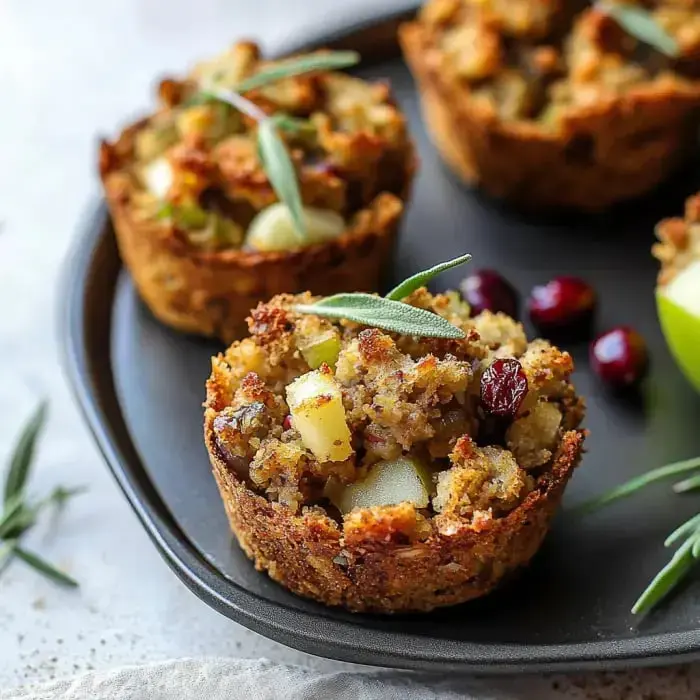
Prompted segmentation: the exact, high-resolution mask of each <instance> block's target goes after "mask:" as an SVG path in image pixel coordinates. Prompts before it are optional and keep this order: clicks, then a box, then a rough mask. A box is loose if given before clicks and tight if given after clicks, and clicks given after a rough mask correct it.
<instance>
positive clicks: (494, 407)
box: [481, 359, 528, 418]
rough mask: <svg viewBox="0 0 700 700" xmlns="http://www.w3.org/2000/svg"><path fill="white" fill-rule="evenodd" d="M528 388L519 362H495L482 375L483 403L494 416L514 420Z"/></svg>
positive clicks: (506, 360)
mask: <svg viewBox="0 0 700 700" xmlns="http://www.w3.org/2000/svg"><path fill="white" fill-rule="evenodd" d="M527 388H528V387H527V376H526V375H525V372H524V370H523V368H522V365H521V364H520V363H519V362H518V361H517V360H513V359H503V360H494V361H493V362H492V363H491V364H490V365H489V366H488V367H487V368H486V371H485V372H484V373H483V374H482V375H481V403H482V405H483V407H484V408H485V409H486V411H488V413H490V414H492V415H494V416H499V417H501V418H512V417H513V416H515V415H516V414H517V412H518V410H519V409H520V406H521V405H522V403H523V401H524V399H525V395H526V394H527Z"/></svg>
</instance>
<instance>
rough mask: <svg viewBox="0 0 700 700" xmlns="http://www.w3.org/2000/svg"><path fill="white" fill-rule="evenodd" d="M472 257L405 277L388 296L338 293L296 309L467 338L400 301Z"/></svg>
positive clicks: (390, 327) (415, 332) (432, 335)
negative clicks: (436, 276)
mask: <svg viewBox="0 0 700 700" xmlns="http://www.w3.org/2000/svg"><path fill="white" fill-rule="evenodd" d="M469 260H471V255H461V256H460V257H458V258H455V259H454V260H449V261H447V262H444V263H441V264H440V265H435V266H434V267H431V268H430V269H428V270H425V271H424V272H419V273H418V274H415V275H413V276H411V277H409V278H408V279H406V280H404V281H403V282H402V283H401V284H399V285H398V286H397V287H395V288H394V289H393V290H392V291H391V292H389V294H387V296H386V297H379V296H375V295H374V294H365V293H362V292H355V293H348V294H335V295H333V296H330V297H326V298H325V299H321V300H320V301H317V302H316V303H315V304H297V305H296V306H294V307H293V309H294V311H297V312H298V313H302V314H315V315H316V316H323V317H325V318H337V319H346V320H348V321H354V322H355V323H361V324H362V325H364V326H371V327H373V328H381V329H383V330H386V331H392V332H394V333H400V334H401V335H415V336H419V337H424V338H455V339H458V338H464V337H465V333H464V331H463V330H462V329H461V328H458V327H457V326H455V325H453V324H451V323H450V322H449V321H447V320H446V319H444V318H443V317H442V316H438V315H437V314H434V313H432V312H431V311H427V310H426V309H419V308H417V307H415V306H411V305H410V304H404V303H403V302H401V301H398V300H399V299H403V298H404V297H406V296H408V295H409V294H411V292H414V291H415V290H416V289H418V288H419V287H421V286H423V284H424V283H425V282H427V281H428V280H430V279H432V278H433V277H435V275H437V274H438V273H440V272H442V271H443V270H448V269H450V268H451V267H455V266H457V265H462V264H464V263H465V262H468V261H469Z"/></svg>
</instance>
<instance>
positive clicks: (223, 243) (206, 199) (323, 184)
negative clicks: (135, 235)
mask: <svg viewBox="0 0 700 700" xmlns="http://www.w3.org/2000/svg"><path fill="white" fill-rule="evenodd" d="M274 63H275V62H273V61H265V60H263V59H262V58H261V56H260V52H259V49H258V47H257V46H256V45H255V44H252V43H247V42H242V43H238V44H236V45H234V46H233V47H232V48H231V49H230V50H229V51H227V52H226V53H224V54H222V55H220V56H218V57H216V58H214V59H213V60H211V61H209V62H206V63H202V64H200V65H198V66H196V67H195V68H194V69H193V70H192V72H191V73H190V74H189V75H188V76H187V77H185V78H184V79H183V80H172V79H166V80H164V81H162V82H161V83H160V86H159V88H158V96H159V101H160V107H159V109H158V110H157V111H156V112H155V113H154V114H153V115H152V116H150V117H149V118H148V119H146V120H144V121H143V122H141V123H139V124H137V125H135V126H134V127H131V128H129V129H126V130H125V131H124V132H123V134H122V135H121V137H120V138H119V139H118V140H117V141H116V142H115V143H107V142H105V143H103V144H102V151H101V158H100V161H101V163H100V167H101V171H102V174H103V176H104V175H106V174H109V176H110V177H114V178H118V179H121V180H122V181H123V180H128V181H129V182H130V183H132V184H133V185H134V186H135V187H134V189H135V190H136V193H135V194H134V195H133V198H134V203H135V204H136V205H137V207H136V208H137V210H138V216H139V217H140V218H143V219H145V220H160V221H162V222H163V226H167V225H172V226H174V227H175V228H176V230H178V231H180V232H181V233H182V234H183V235H185V236H186V238H187V240H188V241H189V242H190V243H191V244H192V245H195V246H197V247H199V248H205V249H222V248H240V247H241V246H242V245H244V242H245V233H246V230H247V227H248V225H249V224H250V222H251V221H252V219H253V217H254V216H255V214H256V213H257V212H259V211H260V210H261V209H263V208H264V207H266V206H268V205H270V204H272V203H274V202H275V201H277V196H276V194H275V192H274V190H273V189H272V187H271V185H270V183H269V181H268V179H267V175H266V174H265V171H264V170H263V167H262V165H261V162H260V158H259V155H258V147H257V128H258V124H257V122H256V121H255V120H253V119H251V118H249V117H247V116H244V115H242V114H241V113H240V112H238V111H237V110H235V109H233V108H232V107H229V106H228V105H227V104H225V103H223V102H215V101H202V100H198V99H197V95H198V94H199V92H200V90H201V89H203V88H214V87H216V88H223V89H226V88H234V86H236V85H237V84H238V83H239V82H240V81H241V80H243V79H244V78H247V77H249V76H252V75H254V74H256V73H257V72H259V71H260V70H262V69H265V68H268V67H269V66H271V65H273V64H274ZM245 96H246V97H247V98H248V99H249V100H250V101H252V102H254V103H255V104H256V105H257V106H258V107H259V108H260V109H262V110H263V111H264V112H266V113H268V114H276V115H282V116H285V117H292V118H294V119H295V120H296V122H295V123H294V126H293V128H289V129H279V130H278V131H279V132H280V133H281V134H282V137H283V138H284V140H285V142H286V143H287V145H288V147H289V149H290V152H291V155H292V159H293V161H294V163H295V165H296V168H297V171H298V177H299V180H300V184H301V194H302V199H303V201H304V203H305V204H306V205H308V206H311V207H316V208H320V209H328V210H332V211H335V212H337V213H339V214H340V215H342V216H343V218H345V220H346V221H347V222H350V221H352V218H353V217H354V216H355V215H356V214H357V213H358V212H359V211H361V210H363V209H366V208H367V207H368V206H369V205H370V203H371V202H372V201H374V200H375V198H376V197H377V196H378V195H379V194H380V193H383V192H389V193H393V194H395V195H398V196H401V195H402V194H405V189H406V183H407V181H408V179H409V178H408V173H409V171H410V170H411V168H412V160H413V150H412V147H411V144H410V141H409V138H408V135H407V130H406V122H405V119H404V117H403V115H402V114H401V112H400V111H399V110H398V108H397V107H396V106H395V105H394V103H393V100H392V96H391V90H390V87H389V85H388V84H387V83H385V82H373V83H369V82H366V81H363V80H360V79H358V78H354V77H352V76H350V75H347V74H344V73H338V72H316V73H310V74H305V75H300V76H295V77H292V78H287V79H285V80H281V81H279V82H276V83H273V84H271V85H268V86H266V87H262V88H259V89H256V90H252V91H249V92H247V93H245ZM154 163H161V164H162V163H165V164H167V165H169V166H170V168H171V171H172V182H171V183H170V186H169V187H168V188H167V193H166V194H165V196H164V197H162V196H159V195H156V194H154V192H153V191H152V188H151V189H149V188H148V187H147V174H148V172H149V168H150V167H151V166H152V165H153V164H154Z"/></svg>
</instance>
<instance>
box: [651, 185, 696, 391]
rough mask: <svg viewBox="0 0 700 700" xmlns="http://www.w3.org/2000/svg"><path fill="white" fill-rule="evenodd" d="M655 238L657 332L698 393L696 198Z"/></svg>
mask: <svg viewBox="0 0 700 700" xmlns="http://www.w3.org/2000/svg"><path fill="white" fill-rule="evenodd" d="M656 234H657V236H658V237H659V242H658V243H657V244H656V245H655V246H654V249H653V252H654V255H655V256H656V257H657V258H658V260H659V261H660V262H661V270H660V272H659V279H658V285H657V288H656V303H657V307H658V312H659V320H660V322H661V328H662V330H663V332H664V335H665V337H666V341H667V343H668V345H669V348H670V349H671V353H672V354H673V356H674V357H675V359H676V362H677V363H678V365H679V367H680V368H681V370H682V371H683V373H684V374H685V376H686V377H687V379H688V380H689V381H690V383H691V384H692V385H693V386H694V387H695V388H696V389H697V390H698V391H700V356H699V355H698V347H699V346H700V195H695V196H693V197H690V198H689V199H688V201H687V202H686V204H685V216H684V217H678V218H673V219H665V220H664V221H662V222H661V223H660V224H659V225H658V226H657V228H656Z"/></svg>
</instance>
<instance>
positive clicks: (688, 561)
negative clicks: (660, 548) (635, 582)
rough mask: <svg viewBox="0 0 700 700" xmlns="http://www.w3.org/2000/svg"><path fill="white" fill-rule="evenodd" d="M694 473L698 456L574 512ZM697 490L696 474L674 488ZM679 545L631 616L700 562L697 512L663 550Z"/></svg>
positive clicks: (636, 480)
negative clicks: (672, 478) (660, 482)
mask: <svg viewBox="0 0 700 700" xmlns="http://www.w3.org/2000/svg"><path fill="white" fill-rule="evenodd" d="M697 470H700V457H696V458H693V459H686V460H683V461H681V462H674V463H673V464H667V465H665V466H663V467H659V468H657V469H652V470H651V471H649V472H646V473H645V474H642V475H640V476H638V477H635V478H634V479H630V480H629V481H627V482H625V483H623V484H620V486H616V487H615V488H613V489H611V490H610V491H608V492H606V493H604V494H602V495H601V496H597V497H596V498H594V499H592V500H590V501H588V502H586V503H584V504H583V505H581V506H579V507H578V508H577V510H579V511H580V512H584V513H588V512H591V511H594V510H598V509H600V508H602V507H603V506H606V505H609V504H611V503H614V502H615V501H619V500H621V499H623V498H627V497H628V496H631V495H632V494H634V493H636V492H637V491H639V490H640V489H642V488H644V487H645V486H649V485H650V484H654V483H657V482H659V481H662V480H665V479H669V478H671V477H674V476H680V475H681V474H688V473H691V472H694V471H697ZM697 488H700V475H698V474H696V475H694V476H690V477H688V478H686V479H684V480H682V481H679V482H677V483H676V484H674V486H673V490H674V491H675V492H676V493H685V492H686V491H691V490H694V489H697ZM679 543H681V544H680V546H679V547H678V549H677V550H676V551H675V552H674V554H673V556H672V557H671V559H670V561H669V562H668V564H666V566H664V567H663V569H661V571H659V573H658V574H656V576H655V577H654V578H653V580H652V581H651V583H649V585H648V586H647V587H646V588H645V589H644V591H643V592H642V594H641V595H640V596H639V598H638V599H637V601H636V602H635V604H634V605H633V606H632V613H633V614H635V615H639V614H642V613H646V612H648V611H649V610H651V609H652V608H653V607H654V606H655V605H656V604H657V603H659V602H660V601H661V600H662V599H663V598H665V597H666V595H668V594H669V593H670V592H671V591H672V590H673V588H675V587H676V585H677V584H678V583H680V582H681V581H682V580H683V579H684V578H685V576H686V575H687V574H688V573H689V572H690V570H691V569H692V568H693V567H694V566H695V565H696V564H697V563H698V560H700V513H698V514H697V515H694V516H693V517H692V518H689V519H688V520H687V521H686V522H684V523H683V524H682V525H680V526H679V527H678V528H676V529H675V530H674V531H673V532H672V533H671V534H670V535H669V536H668V537H667V538H666V540H665V542H664V547H673V546H674V545H678V544H679Z"/></svg>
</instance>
